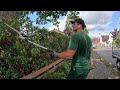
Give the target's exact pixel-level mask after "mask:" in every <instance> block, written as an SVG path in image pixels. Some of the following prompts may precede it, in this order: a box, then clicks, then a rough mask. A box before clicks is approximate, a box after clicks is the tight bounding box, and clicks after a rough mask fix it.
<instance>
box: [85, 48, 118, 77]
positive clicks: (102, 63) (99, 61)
mask: <svg viewBox="0 0 120 90" xmlns="http://www.w3.org/2000/svg"><path fill="white" fill-rule="evenodd" d="M91 58H92V59H93V62H94V68H93V69H92V70H91V71H90V73H89V74H88V77H87V79H120V71H118V70H117V68H113V67H112V65H111V64H110V63H109V62H107V60H105V59H103V58H101V56H100V55H99V54H98V53H97V50H94V52H93V53H92V57H91Z"/></svg>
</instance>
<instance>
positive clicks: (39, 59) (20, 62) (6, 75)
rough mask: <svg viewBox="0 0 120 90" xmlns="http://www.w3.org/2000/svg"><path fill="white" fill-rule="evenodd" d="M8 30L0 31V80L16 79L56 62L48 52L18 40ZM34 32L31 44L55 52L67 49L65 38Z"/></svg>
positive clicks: (66, 38) (48, 32) (58, 35)
mask: <svg viewBox="0 0 120 90" xmlns="http://www.w3.org/2000/svg"><path fill="white" fill-rule="evenodd" d="M1 27H4V26H1ZM14 27H15V26H14ZM8 29H9V28H7V27H4V28H1V30H0V34H1V35H0V48H1V51H0V79H18V78H21V77H23V76H25V75H27V74H29V73H31V72H33V71H35V70H38V69H40V68H42V67H44V66H46V65H48V64H49V63H52V62H54V61H56V60H57V59H55V58H52V57H51V54H50V52H47V51H46V50H44V49H41V48H38V47H36V46H34V45H32V44H30V43H28V42H25V41H23V40H21V39H19V37H18V35H17V34H15V33H13V32H11V30H8ZM35 31H36V34H35V36H34V37H33V38H32V39H31V40H32V41H33V42H35V43H38V44H40V45H42V46H45V47H47V48H50V49H54V50H55V51H56V52H62V51H65V50H66V49H67V46H68V41H69V38H68V37H67V36H65V35H63V34H61V33H56V32H52V31H51V32H50V31H47V30H45V29H43V30H38V29H36V30H35Z"/></svg>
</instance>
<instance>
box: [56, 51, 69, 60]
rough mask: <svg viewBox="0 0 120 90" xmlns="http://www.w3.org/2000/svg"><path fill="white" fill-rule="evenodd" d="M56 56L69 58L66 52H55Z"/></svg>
mask: <svg viewBox="0 0 120 90" xmlns="http://www.w3.org/2000/svg"><path fill="white" fill-rule="evenodd" d="M56 56H57V57H58V58H61V59H70V58H71V57H70V56H69V55H68V54H67V53H66V52H62V53H56Z"/></svg>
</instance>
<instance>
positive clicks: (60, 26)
mask: <svg viewBox="0 0 120 90" xmlns="http://www.w3.org/2000/svg"><path fill="white" fill-rule="evenodd" d="M66 20H67V17H65V18H64V19H63V20H60V19H58V21H59V22H60V24H59V29H60V31H64V29H65V22H66ZM54 28H55V29H57V26H55V25H53V24H51V27H50V28H49V30H53V29H54Z"/></svg>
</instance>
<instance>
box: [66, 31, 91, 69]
mask: <svg viewBox="0 0 120 90" xmlns="http://www.w3.org/2000/svg"><path fill="white" fill-rule="evenodd" d="M91 46H92V41H91V38H90V37H89V36H88V35H87V34H86V33H84V32H77V33H76V34H74V35H73V36H71V38H70V42H69V46H68V49H69V50H75V51H76V53H75V54H74V56H73V60H72V62H73V63H72V64H73V65H74V64H75V66H76V67H80V68H83V69H90V57H91Z"/></svg>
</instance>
